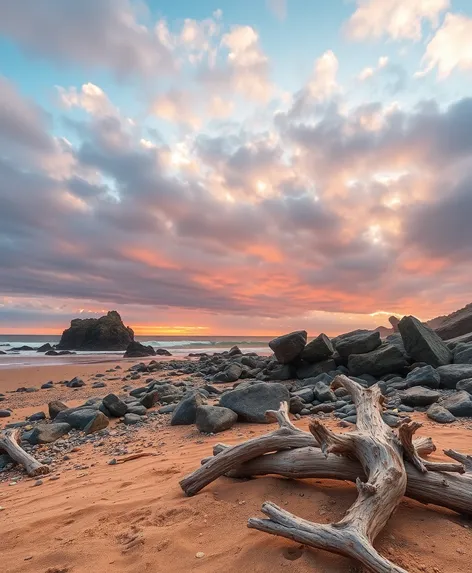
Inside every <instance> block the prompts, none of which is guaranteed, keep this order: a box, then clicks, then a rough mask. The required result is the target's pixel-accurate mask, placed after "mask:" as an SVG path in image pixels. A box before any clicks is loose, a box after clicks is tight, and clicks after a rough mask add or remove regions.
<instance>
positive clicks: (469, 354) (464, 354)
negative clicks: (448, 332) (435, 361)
mask: <svg viewBox="0 0 472 573" xmlns="http://www.w3.org/2000/svg"><path fill="white" fill-rule="evenodd" d="M453 362H454V364H472V344H470V343H466V342H459V344H457V345H456V346H455V348H454V350H453Z"/></svg>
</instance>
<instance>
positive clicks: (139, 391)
mask: <svg viewBox="0 0 472 573" xmlns="http://www.w3.org/2000/svg"><path fill="white" fill-rule="evenodd" d="M147 391H148V389H147V388H146V386H141V387H140V388H134V390H131V392H130V393H129V394H130V396H134V397H136V398H139V397H140V396H141V395H142V394H146V392H147Z"/></svg>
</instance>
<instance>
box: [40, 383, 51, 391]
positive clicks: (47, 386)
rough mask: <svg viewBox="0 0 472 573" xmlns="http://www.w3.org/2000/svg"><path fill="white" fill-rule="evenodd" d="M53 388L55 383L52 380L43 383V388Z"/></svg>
mask: <svg viewBox="0 0 472 573" xmlns="http://www.w3.org/2000/svg"><path fill="white" fill-rule="evenodd" d="M51 388H54V384H53V383H52V382H45V383H44V384H42V385H41V390H50V389H51Z"/></svg>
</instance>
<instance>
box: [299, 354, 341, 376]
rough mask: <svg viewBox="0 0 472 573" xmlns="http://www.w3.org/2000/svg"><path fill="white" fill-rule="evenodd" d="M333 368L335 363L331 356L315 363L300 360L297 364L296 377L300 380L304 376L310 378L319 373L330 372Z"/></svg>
mask: <svg viewBox="0 0 472 573" xmlns="http://www.w3.org/2000/svg"><path fill="white" fill-rule="evenodd" d="M335 369H336V363H335V362H334V360H332V359H331V358H329V359H328V360H323V361H322V362H317V363H316V364H311V363H310V362H304V361H301V363H300V365H299V366H297V378H299V379H300V380H303V379H305V378H312V377H314V376H318V375H319V374H323V373H327V372H331V371H332V370H335Z"/></svg>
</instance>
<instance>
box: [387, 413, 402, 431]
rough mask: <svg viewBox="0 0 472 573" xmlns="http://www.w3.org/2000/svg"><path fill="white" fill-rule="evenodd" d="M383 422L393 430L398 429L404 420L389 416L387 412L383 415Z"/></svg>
mask: <svg viewBox="0 0 472 573" xmlns="http://www.w3.org/2000/svg"><path fill="white" fill-rule="evenodd" d="M382 420H383V421H384V422H385V423H386V424H387V426H390V427H391V428H396V427H397V426H398V425H399V424H400V422H401V421H402V419H401V418H399V417H398V416H394V415H392V414H387V413H386V412H383V413H382Z"/></svg>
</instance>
